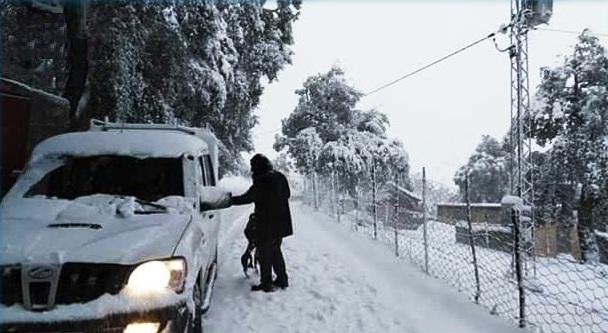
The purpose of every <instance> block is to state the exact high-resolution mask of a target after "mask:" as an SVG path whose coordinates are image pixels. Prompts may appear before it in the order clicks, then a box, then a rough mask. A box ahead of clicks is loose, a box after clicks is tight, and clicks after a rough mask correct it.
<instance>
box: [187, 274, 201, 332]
mask: <svg viewBox="0 0 608 333" xmlns="http://www.w3.org/2000/svg"><path fill="white" fill-rule="evenodd" d="M192 301H193V303H194V310H193V313H190V314H189V315H188V333H203V321H202V317H203V310H202V306H203V295H202V294H201V286H200V281H198V280H197V281H196V283H195V284H194V287H193V288H192Z"/></svg>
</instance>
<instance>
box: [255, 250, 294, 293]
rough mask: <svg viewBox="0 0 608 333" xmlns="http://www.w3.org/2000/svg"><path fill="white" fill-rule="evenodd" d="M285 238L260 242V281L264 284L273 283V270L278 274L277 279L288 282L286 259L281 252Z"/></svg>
mask: <svg viewBox="0 0 608 333" xmlns="http://www.w3.org/2000/svg"><path fill="white" fill-rule="evenodd" d="M282 242H283V240H282V239H281V238H279V239H270V240H265V241H261V242H260V244H258V249H257V250H258V251H259V252H258V253H259V254H260V283H261V284H263V285H270V284H272V271H273V270H274V274H275V275H276V276H277V281H280V282H287V271H286V269H285V259H283V252H281V243H282Z"/></svg>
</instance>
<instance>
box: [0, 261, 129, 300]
mask: <svg viewBox="0 0 608 333" xmlns="http://www.w3.org/2000/svg"><path fill="white" fill-rule="evenodd" d="M130 270H131V266H126V265H115V264H88V263H87V264H83V263H66V264H64V265H63V266H62V267H61V273H60V275H59V281H58V286H57V294H56V295H54V296H55V297H54V299H55V304H63V305H67V304H74V303H86V302H89V301H92V300H94V299H96V298H98V297H100V296H101V295H103V294H106V293H107V294H111V295H115V294H117V293H118V292H120V290H121V289H122V288H123V286H124V285H125V284H126V281H127V278H128V274H129V272H130ZM21 274H22V272H21V267H19V266H4V267H2V281H1V286H2V294H0V298H1V303H2V304H3V305H5V306H11V305H13V304H16V303H17V304H24V303H25V302H24V300H23V295H24V293H23V291H22V290H23V289H22V288H23V287H26V288H29V289H28V291H29V293H28V294H29V295H30V300H29V301H30V302H29V303H30V304H47V302H48V300H49V299H50V298H53V297H52V296H53V295H50V293H51V292H52V288H51V283H50V282H46V281H45V282H37V281H31V282H29V283H28V286H22V277H21ZM26 282H27V281H26Z"/></svg>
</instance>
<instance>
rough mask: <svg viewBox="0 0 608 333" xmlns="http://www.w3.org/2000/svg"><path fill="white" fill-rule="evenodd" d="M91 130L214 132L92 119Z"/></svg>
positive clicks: (182, 127) (195, 133) (185, 127)
mask: <svg viewBox="0 0 608 333" xmlns="http://www.w3.org/2000/svg"><path fill="white" fill-rule="evenodd" d="M89 130H97V131H108V130H166V131H180V132H183V133H186V134H190V135H198V134H199V133H200V131H207V132H209V134H213V132H212V131H211V130H209V129H202V128H201V129H199V128H196V129H195V128H192V127H187V126H180V125H171V124H129V123H113V122H110V121H108V119H107V118H106V119H105V120H99V119H91V121H90V127H89Z"/></svg>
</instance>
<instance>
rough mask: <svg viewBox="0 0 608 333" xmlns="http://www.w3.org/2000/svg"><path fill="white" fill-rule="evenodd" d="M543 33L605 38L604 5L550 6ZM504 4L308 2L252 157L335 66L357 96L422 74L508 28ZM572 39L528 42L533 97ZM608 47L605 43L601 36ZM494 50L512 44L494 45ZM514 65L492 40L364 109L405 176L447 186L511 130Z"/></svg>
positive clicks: (267, 101)
mask: <svg viewBox="0 0 608 333" xmlns="http://www.w3.org/2000/svg"><path fill="white" fill-rule="evenodd" d="M553 12H554V14H553V16H552V18H551V21H550V22H549V25H542V26H540V27H539V28H541V29H555V30H567V31H582V30H583V29H585V28H590V29H591V30H592V31H593V32H595V33H597V34H607V35H608V1H600V0H597V1H578V0H577V1H575V0H561V1H560V0H555V1H554V4H553ZM509 16H510V1H509V0H488V1H481V0H478V1H468V2H464V1H424V2H422V1H387V2H377V1H306V0H304V4H303V5H302V10H301V15H300V19H299V20H298V21H297V22H296V23H295V24H294V27H293V28H294V38H295V45H294V46H293V50H294V52H295V55H294V57H293V64H292V65H291V66H288V67H286V68H285V69H284V70H283V71H282V72H281V73H280V74H279V79H278V81H276V82H273V83H271V84H269V85H267V86H266V89H265V91H264V95H263V96H262V99H261V103H260V106H259V109H258V110H257V111H256V114H257V115H258V116H259V120H260V124H259V125H258V126H256V127H255V128H254V129H253V134H254V143H255V148H256V151H257V152H262V153H265V154H267V155H269V156H270V157H274V156H276V155H277V153H276V152H274V150H273V149H272V144H273V142H274V136H275V134H278V133H280V127H281V119H283V118H286V117H287V116H288V115H289V113H291V112H292V111H293V109H294V108H295V106H296V104H297V95H295V92H294V91H295V90H296V89H299V88H301V86H302V83H303V82H304V80H306V78H307V77H309V76H311V75H315V74H318V73H326V72H327V71H328V70H329V69H330V68H331V67H332V66H333V65H336V64H337V65H339V66H340V67H341V68H342V69H343V70H344V71H345V73H346V77H347V80H348V82H349V83H350V84H351V85H353V86H355V87H356V88H357V89H359V90H360V91H362V92H363V93H366V92H369V91H372V90H374V89H375V88H378V87H379V86H382V85H383V84H385V83H388V82H390V81H393V80H395V79H397V78H399V77H401V76H403V75H405V74H407V73H409V72H411V71H414V70H416V69H419V68H420V67H422V66H425V65H427V64H429V63H431V62H433V61H435V60H437V59H439V58H441V57H443V56H445V55H448V54H449V53H451V52H453V51H455V50H457V49H459V48H461V47H464V46H466V45H468V44H470V43H472V42H474V41H476V40H478V39H480V38H482V37H484V36H486V35H488V34H489V33H491V32H495V31H497V30H498V28H499V26H500V25H501V24H507V23H509V22H508V20H509ZM576 37H577V35H576V34H572V33H564V32H556V31H546V30H535V31H531V32H530V33H529V45H528V48H529V72H530V89H531V92H533V91H534V89H535V87H536V86H537V85H538V83H539V73H540V67H542V66H556V65H558V64H560V63H562V59H563V56H564V55H568V54H571V52H572V51H571V50H572V46H573V45H574V44H575V43H576ZM598 37H600V41H601V42H602V43H603V44H604V45H605V46H607V47H608V36H598ZM497 43H498V44H499V46H500V47H503V48H504V47H507V46H508V45H509V41H508V37H506V36H504V35H503V36H499V38H498V39H497ZM509 66H510V62H509V57H508V55H507V54H506V53H501V52H499V51H498V50H497V49H496V47H495V46H494V43H493V42H492V40H486V41H484V42H482V43H480V44H477V45H476V46H474V47H472V48H470V49H468V50H466V51H464V52H462V53H460V54H458V55H456V56H454V57H451V58H449V59H447V60H446V61H444V62H441V63H439V64H438V65H435V66H433V67H431V68H429V69H426V70H424V71H422V72H420V73H418V74H416V75H414V76H412V77H410V78H407V79H405V80H402V81H400V82H399V83H397V84H395V85H392V86H390V87H388V88H386V89H383V90H381V91H378V92H376V93H374V94H372V95H370V96H368V97H364V98H363V99H362V100H361V103H360V104H359V108H361V109H369V108H377V109H378V110H379V111H381V112H383V113H385V114H387V115H388V117H389V120H390V123H391V126H390V128H389V130H388V134H389V136H390V137H398V138H400V139H401V140H402V141H403V143H404V145H405V149H406V151H407V152H408V154H409V157H410V166H411V172H412V173H415V172H419V171H420V170H421V168H422V167H423V166H424V167H426V169H427V175H428V177H429V178H431V179H434V180H437V181H440V182H443V183H445V184H448V185H453V181H452V178H453V175H454V173H455V172H456V170H457V169H458V168H459V167H460V166H462V165H463V164H466V162H467V161H468V158H469V156H470V155H471V154H472V152H473V151H474V149H475V147H476V146H477V144H478V143H479V142H480V141H481V136H482V135H483V134H489V135H491V136H493V137H495V138H497V139H501V138H502V137H503V136H504V135H505V134H506V132H507V129H508V127H509V123H510V120H509V118H510V101H509V100H510V67H509Z"/></svg>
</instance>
